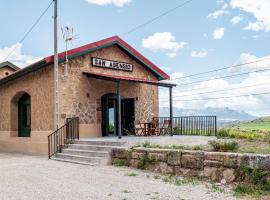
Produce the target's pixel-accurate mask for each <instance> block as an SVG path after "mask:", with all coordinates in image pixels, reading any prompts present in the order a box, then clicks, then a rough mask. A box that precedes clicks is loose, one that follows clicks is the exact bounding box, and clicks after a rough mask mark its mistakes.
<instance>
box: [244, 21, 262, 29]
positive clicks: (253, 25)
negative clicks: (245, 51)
mask: <svg viewBox="0 0 270 200" xmlns="http://www.w3.org/2000/svg"><path fill="white" fill-rule="evenodd" d="M244 30H251V31H256V32H259V31H263V30H267V27H266V26H265V24H264V23H263V22H260V21H257V22H249V23H248V25H247V26H246V27H245V28H244Z"/></svg>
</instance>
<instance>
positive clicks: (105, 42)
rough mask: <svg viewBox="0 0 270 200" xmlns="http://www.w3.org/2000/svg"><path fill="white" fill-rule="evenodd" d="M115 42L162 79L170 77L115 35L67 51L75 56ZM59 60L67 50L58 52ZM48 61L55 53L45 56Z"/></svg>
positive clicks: (51, 59)
mask: <svg viewBox="0 0 270 200" xmlns="http://www.w3.org/2000/svg"><path fill="white" fill-rule="evenodd" d="M110 44H111V45H113V44H118V45H120V46H121V47H123V48H124V50H126V51H128V52H129V53H131V54H132V55H133V56H135V57H136V58H137V59H138V60H140V61H141V62H142V63H144V64H145V65H146V66H147V67H149V68H150V69H151V70H152V71H153V72H154V73H155V74H156V75H158V76H159V77H160V79H161V80H164V79H169V78H170V77H169V75H167V74H166V73H165V72H164V71H162V70H161V69H160V68H159V67H157V66H156V65H155V64H154V63H152V62H151V61H150V60H148V59H147V58H146V57H144V56H143V55H142V54H140V53H139V52H138V51H136V50H135V49H134V48H133V47H132V46H130V45H129V44H128V43H126V42H125V41H124V40H122V39H121V38H120V37H118V36H113V37H110V38H107V39H104V40H100V41H98V42H93V43H90V44H87V45H84V46H81V47H78V48H75V49H71V50H69V51H68V52H67V54H68V56H74V55H78V54H81V53H83V52H87V51H91V50H95V49H98V48H103V47H104V46H109V45H110ZM58 56H59V57H58V58H59V60H61V59H64V58H65V52H62V53H59V54H58ZM44 59H45V61H46V62H47V63H53V61H54V55H51V56H48V57H46V58H44Z"/></svg>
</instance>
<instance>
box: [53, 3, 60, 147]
mask: <svg viewBox="0 0 270 200" xmlns="http://www.w3.org/2000/svg"><path fill="white" fill-rule="evenodd" d="M57 3H58V2H57V0H54V130H57V129H58V125H59V116H58V115H59V114H58V25H57V17H58V13H57ZM57 135H58V134H57ZM57 141H58V139H57ZM57 146H58V145H57Z"/></svg>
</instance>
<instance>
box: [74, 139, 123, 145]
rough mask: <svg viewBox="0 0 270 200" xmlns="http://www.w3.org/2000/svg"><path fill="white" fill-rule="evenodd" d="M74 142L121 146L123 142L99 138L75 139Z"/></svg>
mask: <svg viewBox="0 0 270 200" xmlns="http://www.w3.org/2000/svg"><path fill="white" fill-rule="evenodd" d="M74 144H85V145H100V146H122V145H124V144H125V142H120V141H99V140H83V139H82V140H76V141H74Z"/></svg>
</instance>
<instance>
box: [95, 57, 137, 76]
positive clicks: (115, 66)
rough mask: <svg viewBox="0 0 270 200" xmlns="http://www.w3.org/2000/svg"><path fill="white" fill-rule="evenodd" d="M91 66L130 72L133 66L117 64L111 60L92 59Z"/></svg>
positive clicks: (122, 63)
mask: <svg viewBox="0 0 270 200" xmlns="http://www.w3.org/2000/svg"><path fill="white" fill-rule="evenodd" d="M92 65H93V66H96V67H102V68H109V69H116V70H123V71H129V72H132V70H133V65H132V64H130V63H124V62H118V61H113V60H105V59H102V58H95V57H92Z"/></svg>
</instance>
